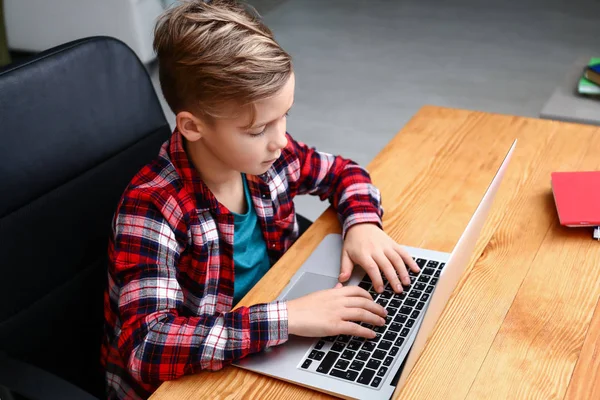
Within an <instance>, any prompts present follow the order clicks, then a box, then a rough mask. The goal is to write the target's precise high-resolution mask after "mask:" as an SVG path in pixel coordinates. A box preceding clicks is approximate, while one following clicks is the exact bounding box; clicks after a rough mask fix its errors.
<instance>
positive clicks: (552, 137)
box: [152, 106, 600, 399]
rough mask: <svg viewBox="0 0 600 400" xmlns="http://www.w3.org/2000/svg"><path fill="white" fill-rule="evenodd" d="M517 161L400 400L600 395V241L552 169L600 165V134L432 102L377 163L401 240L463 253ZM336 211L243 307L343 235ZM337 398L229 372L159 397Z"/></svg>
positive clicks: (392, 226)
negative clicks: (490, 196) (579, 223)
mask: <svg viewBox="0 0 600 400" xmlns="http://www.w3.org/2000/svg"><path fill="white" fill-rule="evenodd" d="M516 138H518V139H519V143H518V145H517V148H516V151H515V154H514V156H513V159H512V161H511V165H510V166H509V169H508V171H507V174H506V176H505V178H504V182H503V183H502V186H501V188H500V191H499V192H498V195H497V197H496V200H495V203H494V206H493V207H492V211H491V213H490V216H489V217H488V220H487V222H486V224H485V226H484V229H483V231H482V234H481V237H480V238H479V241H478V243H477V246H476V248H475V252H474V255H473V258H472V261H471V263H470V265H469V267H468V268H467V270H466V271H465V273H464V275H463V277H462V279H461V281H460V282H459V285H458V287H457V289H456V290H455V292H454V294H453V296H452V297H451V299H450V301H449V302H448V304H447V305H446V308H445V310H444V313H443V314H442V316H441V318H440V320H439V321H438V324H437V325H436V328H435V330H434V333H433V335H432V337H431V338H430V340H429V342H428V345H427V347H426V349H425V351H424V352H423V354H422V355H421V357H420V359H419V361H418V362H417V364H416V365H415V368H414V369H413V371H412V373H411V375H410V377H409V379H408V381H407V382H406V385H405V386H404V387H403V388H402V389H401V390H400V389H399V390H397V391H396V394H395V396H394V398H397V399H400V398H401V399H506V398H514V399H562V398H568V399H593V398H600V372H599V369H600V311H599V310H598V299H599V298H600V279H599V276H600V243H598V242H596V241H593V240H592V239H591V231H590V230H589V229H573V228H564V227H561V226H560V225H559V224H558V218H557V216H556V210H555V207H554V200H553V197H552V192H551V187H550V173H551V172H553V171H569V170H597V169H600V156H598V154H600V128H598V127H593V126H587V125H578V124H567V123H560V122H555V121H542V120H537V119H530V118H522V117H514V116H506V115H496V114H489V113H482V112H474V111H465V110H455V109H448V108H440V107H432V106H427V107H424V108H422V109H421V110H420V111H419V113H418V114H417V115H415V117H413V119H412V120H411V121H410V122H409V123H408V124H407V125H406V126H405V127H404V128H403V129H402V130H401V131H400V132H399V133H398V134H397V135H396V136H395V137H394V138H393V139H392V141H390V143H389V144H388V145H387V146H386V147H385V148H384V149H383V150H382V151H381V152H380V154H379V155H378V156H377V157H376V158H375V159H374V160H373V161H372V162H371V163H370V164H369V166H368V169H369V171H370V173H371V176H372V178H373V181H374V182H375V184H376V185H377V186H378V187H379V188H380V190H381V192H382V197H383V205H384V208H385V215H384V228H385V230H386V231H387V232H388V234H389V235H390V236H391V237H392V238H394V239H395V240H397V241H398V242H399V243H401V244H405V245H409V246H415V247H423V248H429V249H433V250H439V251H445V252H450V251H452V248H453V247H454V245H455V244H456V242H457V241H458V238H459V237H460V235H461V233H462V231H463V230H464V228H465V227H466V225H467V223H468V221H469V219H470V217H471V215H472V214H473V212H474V211H475V209H476V207H477V205H478V203H479V201H480V200H481V198H482V196H483V194H484V192H485V190H486V188H487V186H488V185H489V183H490V182H491V180H492V178H493V176H494V174H495V173H496V170H497V168H498V166H499V165H500V163H501V162H502V159H503V158H504V156H505V155H506V152H507V150H508V149H509V147H510V145H511V143H512V141H513V140H514V139H516ZM339 230H340V228H339V223H338V221H337V218H336V216H335V214H334V212H333V211H332V210H331V209H329V210H327V211H326V212H325V213H324V214H323V215H322V216H321V217H320V218H319V219H318V220H317V221H315V223H314V224H313V225H312V226H311V228H310V229H309V230H308V231H307V232H306V233H305V234H304V235H303V236H302V237H301V238H300V239H299V240H298V241H297V242H296V243H295V244H294V246H292V248H291V249H290V250H289V251H288V252H287V253H286V254H285V255H284V256H283V257H282V258H281V260H280V261H279V262H278V263H277V264H276V265H275V266H274V267H273V268H272V269H271V270H270V271H269V272H268V273H267V275H265V277H264V278H263V279H262V280H261V281H260V282H259V283H258V284H257V285H256V286H255V287H254V288H253V289H252V290H251V291H250V292H249V293H248V295H247V296H246V297H245V298H244V299H243V300H242V302H241V303H240V304H243V305H250V304H255V303H259V302H266V301H271V300H273V299H274V298H276V297H277V295H278V294H279V292H280V291H281V289H282V288H283V287H284V286H285V285H286V284H287V283H288V281H289V279H290V278H291V276H292V275H293V274H294V272H295V271H296V270H297V269H298V268H299V267H300V265H301V264H302V262H303V261H304V260H305V259H306V258H307V257H308V255H309V254H310V253H311V252H312V251H313V250H314V249H315V248H316V246H317V245H318V243H319V242H320V240H321V239H322V238H323V237H324V236H325V235H326V234H328V233H330V232H339ZM242 398H243V399H246V398H248V399H325V398H331V397H330V396H328V395H325V394H322V393H318V392H315V391H313V390H310V389H306V388H303V387H300V386H296V385H293V384H290V383H286V382H282V381H279V380H276V379H272V378H268V377H264V376H260V375H257V374H254V373H251V372H246V371H243V370H240V369H237V368H234V367H227V368H225V369H223V370H222V371H219V372H205V373H200V374H197V375H193V376H188V377H185V378H182V379H179V380H177V381H173V382H166V383H164V384H163V385H162V386H161V387H160V388H159V389H158V390H157V392H156V393H155V394H154V395H153V396H152V399H242Z"/></svg>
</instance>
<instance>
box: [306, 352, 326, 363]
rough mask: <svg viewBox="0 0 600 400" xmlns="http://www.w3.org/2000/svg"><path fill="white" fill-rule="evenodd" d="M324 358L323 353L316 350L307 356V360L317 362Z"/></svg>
mask: <svg viewBox="0 0 600 400" xmlns="http://www.w3.org/2000/svg"><path fill="white" fill-rule="evenodd" d="M324 356H325V353H324V352H322V351H317V350H313V351H311V352H310V354H309V355H308V358H312V359H313V360H317V361H321V360H322V359H323V357H324Z"/></svg>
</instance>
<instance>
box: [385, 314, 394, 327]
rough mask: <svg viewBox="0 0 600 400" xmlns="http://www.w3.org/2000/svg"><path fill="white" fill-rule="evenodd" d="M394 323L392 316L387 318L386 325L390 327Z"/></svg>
mask: <svg viewBox="0 0 600 400" xmlns="http://www.w3.org/2000/svg"><path fill="white" fill-rule="evenodd" d="M391 323H392V317H391V316H390V315H388V316H387V317H385V324H386V325H389V324H391Z"/></svg>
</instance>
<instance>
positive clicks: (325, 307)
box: [287, 283, 387, 339]
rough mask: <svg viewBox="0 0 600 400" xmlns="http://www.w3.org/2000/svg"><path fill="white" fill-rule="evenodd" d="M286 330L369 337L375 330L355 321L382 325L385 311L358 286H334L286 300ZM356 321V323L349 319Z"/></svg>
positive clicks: (309, 334)
mask: <svg viewBox="0 0 600 400" xmlns="http://www.w3.org/2000/svg"><path fill="white" fill-rule="evenodd" d="M287 308H288V332H289V333H290V334H292V335H298V336H309V337H321V336H334V335H353V336H361V337H365V338H369V339H372V338H374V337H375V332H374V331H372V330H371V329H367V328H365V327H364V326H360V325H359V324H358V322H365V323H367V324H371V325H375V326H381V325H383V324H385V319H384V318H385V317H386V315H387V311H386V310H385V309H384V308H383V307H382V306H380V305H379V304H377V303H375V302H374V301H373V298H372V297H371V295H370V294H369V292H367V291H366V290H364V289H363V288H360V287H358V286H346V287H342V284H341V283H338V284H337V285H336V287H335V288H333V289H328V290H321V291H318V292H315V293H311V294H309V295H306V296H304V297H300V298H299V299H294V300H288V302H287ZM352 321H356V322H352Z"/></svg>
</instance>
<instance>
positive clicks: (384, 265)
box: [373, 252, 402, 293]
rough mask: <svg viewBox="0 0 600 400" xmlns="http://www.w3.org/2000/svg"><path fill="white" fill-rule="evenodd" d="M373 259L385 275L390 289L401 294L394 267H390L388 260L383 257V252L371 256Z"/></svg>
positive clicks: (400, 285)
mask: <svg viewBox="0 0 600 400" xmlns="http://www.w3.org/2000/svg"><path fill="white" fill-rule="evenodd" d="M373 259H375V261H377V265H379V269H381V270H382V271H383V273H384V274H385V277H386V278H387V280H388V282H390V285H391V287H392V289H393V290H394V291H395V292H398V293H399V292H401V291H402V284H401V283H400V279H398V274H397V273H396V270H395V269H394V266H393V265H392V263H391V262H390V260H388V258H387V257H386V256H385V254H384V253H383V252H381V253H378V254H375V255H374V256H373Z"/></svg>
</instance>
